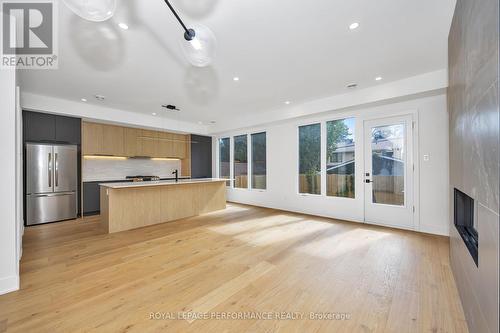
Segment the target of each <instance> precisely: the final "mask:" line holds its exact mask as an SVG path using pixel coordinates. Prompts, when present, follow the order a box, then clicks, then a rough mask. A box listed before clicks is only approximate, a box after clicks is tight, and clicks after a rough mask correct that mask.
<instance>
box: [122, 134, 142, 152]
mask: <svg viewBox="0 0 500 333" xmlns="http://www.w3.org/2000/svg"><path fill="white" fill-rule="evenodd" d="M140 136H141V130H139V129H136V128H129V127H125V129H124V149H125V156H127V157H135V156H140V155H141V142H140V140H141V139H140Z"/></svg>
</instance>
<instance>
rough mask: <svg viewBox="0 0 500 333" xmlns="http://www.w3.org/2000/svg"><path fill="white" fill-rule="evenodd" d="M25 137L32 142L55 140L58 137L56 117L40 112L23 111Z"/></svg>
mask: <svg viewBox="0 0 500 333" xmlns="http://www.w3.org/2000/svg"><path fill="white" fill-rule="evenodd" d="M23 122H24V130H23V131H24V139H25V141H30V142H54V141H55V139H56V117H55V116H54V115H51V114H46V113H38V112H30V111H24V112H23Z"/></svg>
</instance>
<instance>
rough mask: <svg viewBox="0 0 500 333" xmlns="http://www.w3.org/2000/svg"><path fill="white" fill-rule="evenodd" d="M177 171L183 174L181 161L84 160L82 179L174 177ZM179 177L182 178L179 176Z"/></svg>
mask: <svg viewBox="0 0 500 333" xmlns="http://www.w3.org/2000/svg"><path fill="white" fill-rule="evenodd" d="M175 169H177V170H179V173H180V172H181V161H162V160H150V159H135V158H132V159H127V160H112V159H109V160H107V159H84V160H83V166H82V178H83V181H84V182H88V181H108V180H121V179H125V177H126V176H136V175H142V176H159V177H161V178H171V177H173V175H172V172H173V171H174V170H175ZM179 176H182V175H181V174H179Z"/></svg>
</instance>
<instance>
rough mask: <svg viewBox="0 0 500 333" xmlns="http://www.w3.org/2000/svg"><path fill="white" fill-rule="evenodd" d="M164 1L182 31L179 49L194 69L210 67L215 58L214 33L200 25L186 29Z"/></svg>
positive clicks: (166, 1) (215, 41) (215, 42)
mask: <svg viewBox="0 0 500 333" xmlns="http://www.w3.org/2000/svg"><path fill="white" fill-rule="evenodd" d="M164 1H165V3H166V4H167V6H168V8H170V10H171V11H172V14H174V16H175V18H176V19H177V21H179V23H180V25H181V26H182V29H183V30H184V38H183V39H182V40H181V48H182V51H183V52H184V55H185V56H186V58H187V60H188V61H189V63H191V65H193V66H196V67H206V66H208V65H210V64H211V63H212V61H213V59H214V58H215V50H216V44H217V40H216V38H215V35H214V33H213V32H212V31H211V30H210V29H208V28H207V27H206V26H204V25H201V24H194V25H192V26H191V27H190V28H188V27H187V26H186V25H185V24H184V22H183V21H182V20H181V18H180V17H179V15H178V14H177V12H176V11H175V9H174V7H172V5H171V4H170V1H169V0H164Z"/></svg>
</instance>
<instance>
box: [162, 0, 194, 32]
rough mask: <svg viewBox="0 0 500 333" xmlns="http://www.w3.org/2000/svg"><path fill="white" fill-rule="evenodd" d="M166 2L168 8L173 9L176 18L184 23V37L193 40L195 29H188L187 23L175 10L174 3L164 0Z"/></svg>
mask: <svg viewBox="0 0 500 333" xmlns="http://www.w3.org/2000/svg"><path fill="white" fill-rule="evenodd" d="M164 1H165V3H166V4H167V6H168V8H170V10H171V11H172V13H173V14H174V16H175V18H176V19H177V21H179V23H180V24H181V25H182V28H183V29H184V31H185V33H184V38H185V39H186V40H191V39H193V38H194V35H195V33H194V30H193V29H188V28H187V27H186V25H185V24H184V22H182V20H181V18H180V17H179V15H177V12H176V11H175V9H174V7H172V5H171V4H170V2H169V1H168V0H164Z"/></svg>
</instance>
